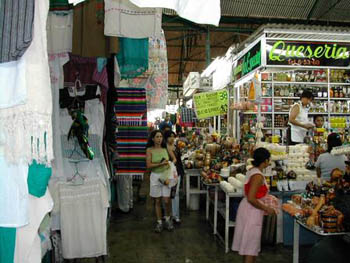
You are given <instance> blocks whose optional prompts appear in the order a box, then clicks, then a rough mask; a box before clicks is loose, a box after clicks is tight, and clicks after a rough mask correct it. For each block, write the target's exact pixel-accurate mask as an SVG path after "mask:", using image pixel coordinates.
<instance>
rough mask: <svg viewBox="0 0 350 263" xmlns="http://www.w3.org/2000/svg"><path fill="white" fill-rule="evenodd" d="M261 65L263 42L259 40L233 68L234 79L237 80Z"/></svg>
mask: <svg viewBox="0 0 350 263" xmlns="http://www.w3.org/2000/svg"><path fill="white" fill-rule="evenodd" d="M260 66H261V42H260V41H259V42H258V43H257V44H256V45H255V46H253V47H252V48H251V49H250V50H249V51H248V52H247V53H245V54H244V55H243V56H242V57H241V58H240V59H239V60H238V61H237V65H236V67H235V68H234V69H233V75H234V79H235V80H236V81H237V80H239V79H241V78H243V77H244V76H245V75H247V74H248V73H250V72H252V71H253V70H254V69H256V68H258V67H260Z"/></svg>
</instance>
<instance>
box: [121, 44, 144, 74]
mask: <svg viewBox="0 0 350 263" xmlns="http://www.w3.org/2000/svg"><path fill="white" fill-rule="evenodd" d="M119 41H120V51H119V53H118V54H117V60H118V64H119V70H120V75H121V78H122V79H129V78H135V77H137V76H140V75H141V74H142V73H144V72H145V71H146V70H147V69H148V39H147V38H142V39H132V38H124V37H122V38H120V39H119Z"/></svg>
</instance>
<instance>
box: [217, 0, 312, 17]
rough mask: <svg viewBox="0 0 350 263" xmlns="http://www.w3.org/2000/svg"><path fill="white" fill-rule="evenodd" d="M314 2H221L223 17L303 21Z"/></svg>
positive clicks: (244, 0) (228, 0)
mask: <svg viewBox="0 0 350 263" xmlns="http://www.w3.org/2000/svg"><path fill="white" fill-rule="evenodd" d="M314 1H316V0H312V1H305V0H234V1H233V0H221V14H222V15H223V16H239V17H267V18H289V19H290V18H299V19H305V18H306V17H307V15H308V12H309V11H310V9H311V8H312V6H313V3H314Z"/></svg>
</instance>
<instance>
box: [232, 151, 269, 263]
mask: <svg viewBox="0 0 350 263" xmlns="http://www.w3.org/2000/svg"><path fill="white" fill-rule="evenodd" d="M270 156H271V155H270V152H269V151H268V150H266V149H265V148H258V149H256V150H255V151H254V153H253V158H254V161H253V166H254V167H253V168H251V169H250V170H249V171H248V172H247V174H246V179H245V183H244V195H245V197H244V198H243V200H242V201H241V203H240V204H239V208H238V212H237V218H236V227H235V233H234V236H233V245H232V250H233V251H238V253H239V254H240V255H242V256H243V262H244V263H254V262H255V260H256V257H257V256H258V254H259V252H260V243H261V231H262V224H263V216H264V213H267V214H270V215H273V214H275V210H274V209H273V208H272V207H269V206H266V205H264V202H263V199H264V197H266V195H267V193H268V191H269V189H268V187H267V184H266V180H265V178H264V175H263V174H262V171H263V170H264V169H265V168H266V167H268V166H269V164H270Z"/></svg>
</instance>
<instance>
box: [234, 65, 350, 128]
mask: <svg viewBox="0 0 350 263" xmlns="http://www.w3.org/2000/svg"><path fill="white" fill-rule="evenodd" d="M297 70H298V71H300V69H297ZM326 70H327V73H328V74H327V75H328V76H329V73H330V69H326ZM268 74H271V75H272V79H274V73H268ZM328 80H329V78H327V82H296V81H274V80H264V81H261V84H262V85H264V84H270V85H271V87H270V89H271V90H270V93H271V94H272V96H262V99H271V102H272V103H271V108H272V110H271V111H261V115H270V116H271V123H272V126H264V128H263V130H272V133H273V134H274V133H275V130H277V131H278V130H285V129H287V127H286V126H284V127H281V126H276V125H275V116H276V115H289V111H276V110H275V100H276V99H280V100H292V101H294V102H297V101H299V99H300V97H296V96H275V87H276V85H294V86H297V87H299V86H306V87H307V88H309V89H310V90H311V91H312V89H313V88H314V87H315V88H318V87H325V86H326V87H327V97H314V100H313V104H316V103H318V102H325V101H327V102H328V106H327V108H328V109H330V108H331V102H333V101H343V102H346V101H349V100H350V97H342V98H336V97H331V96H330V89H331V88H332V87H336V86H345V87H348V89H349V90H350V83H336V82H329V81H328ZM237 90H238V94H240V89H239V88H238V89H237ZM238 97H239V100H240V101H245V100H247V99H248V97H247V96H238ZM242 114H243V115H258V112H257V111H242ZM315 115H322V116H325V117H326V118H327V119H328V121H329V120H330V119H331V117H332V116H345V117H350V108H348V111H347V112H332V111H328V112H313V111H309V118H310V119H311V118H313V116H315ZM349 120H350V118H348V122H349ZM349 128H350V127H346V129H349ZM335 129H336V128H333V130H335Z"/></svg>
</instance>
